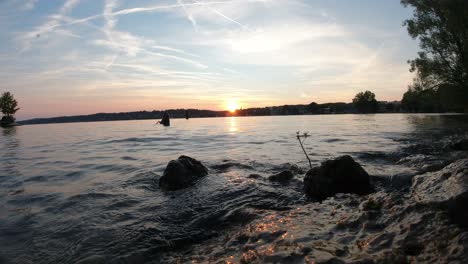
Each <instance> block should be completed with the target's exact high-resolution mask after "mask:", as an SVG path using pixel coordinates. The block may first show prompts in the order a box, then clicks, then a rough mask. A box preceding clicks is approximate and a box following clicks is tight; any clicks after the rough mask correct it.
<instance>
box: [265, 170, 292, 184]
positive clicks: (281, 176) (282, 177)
mask: <svg viewBox="0 0 468 264" xmlns="http://www.w3.org/2000/svg"><path fill="white" fill-rule="evenodd" d="M293 178H294V174H293V173H292V172H291V171H282V172H280V173H278V174H275V175H271V176H270V177H268V180H270V181H274V182H288V181H290V180H292V179H293Z"/></svg>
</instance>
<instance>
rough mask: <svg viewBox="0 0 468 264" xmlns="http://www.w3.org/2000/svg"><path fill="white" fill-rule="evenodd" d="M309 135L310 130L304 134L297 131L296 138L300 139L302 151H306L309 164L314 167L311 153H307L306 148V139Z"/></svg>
mask: <svg viewBox="0 0 468 264" xmlns="http://www.w3.org/2000/svg"><path fill="white" fill-rule="evenodd" d="M308 137H310V135H309V133H308V132H304V134H302V135H301V134H300V132H299V131H297V132H296V138H297V140H298V141H299V144H301V148H302V151H304V154H305V156H306V158H307V160H308V161H309V166H310V168H311V169H312V161H311V160H310V158H309V155H308V154H307V151H306V150H305V148H304V141H306V139H307V138H308ZM301 138H304V139H303V140H301Z"/></svg>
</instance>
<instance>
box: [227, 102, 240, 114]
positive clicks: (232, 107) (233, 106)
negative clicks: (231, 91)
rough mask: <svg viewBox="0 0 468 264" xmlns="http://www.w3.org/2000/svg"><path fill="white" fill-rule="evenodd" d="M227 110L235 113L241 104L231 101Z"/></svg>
mask: <svg viewBox="0 0 468 264" xmlns="http://www.w3.org/2000/svg"><path fill="white" fill-rule="evenodd" d="M226 109H227V110H228V111H229V112H231V113H234V112H236V110H237V109H239V104H238V103H237V102H235V101H229V102H227V103H226Z"/></svg>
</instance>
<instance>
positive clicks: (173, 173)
mask: <svg viewBox="0 0 468 264" xmlns="http://www.w3.org/2000/svg"><path fill="white" fill-rule="evenodd" d="M206 175H208V169H207V168H206V167H205V166H204V165H203V164H202V163H201V162H200V161H198V160H196V159H193V158H191V157H188V156H180V157H179V158H178V159H177V160H171V161H170V162H169V163H168V164H167V167H166V169H165V170H164V174H163V176H162V177H161V178H160V179H159V186H160V187H161V188H164V189H166V190H179V189H184V188H187V187H189V186H190V185H192V184H194V183H195V182H196V181H197V180H198V179H199V178H201V177H203V176H206Z"/></svg>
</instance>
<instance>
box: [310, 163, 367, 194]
mask: <svg viewBox="0 0 468 264" xmlns="http://www.w3.org/2000/svg"><path fill="white" fill-rule="evenodd" d="M304 191H305V193H306V194H307V195H308V196H310V197H312V198H316V199H320V200H322V199H325V198H327V197H331V196H334V195H335V194H337V193H356V194H360V195H363V194H368V193H370V192H372V187H371V185H370V181H369V174H367V172H366V171H365V170H364V169H363V168H362V167H361V165H359V164H358V163H357V162H355V161H354V160H353V158H351V157H350V156H342V157H339V158H337V159H334V160H328V161H325V162H323V163H322V165H321V166H320V167H315V168H312V169H311V170H309V171H308V172H307V174H306V176H305V178H304Z"/></svg>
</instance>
